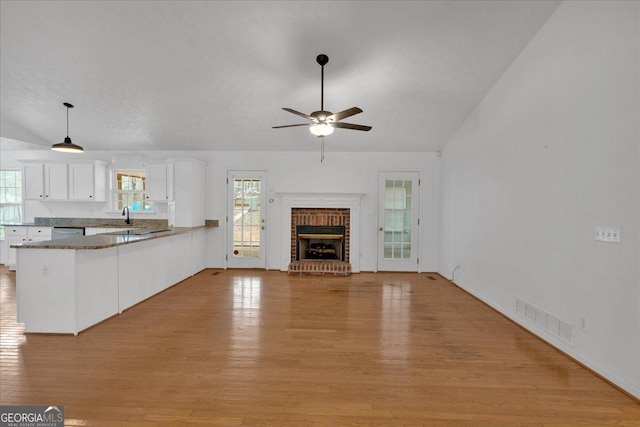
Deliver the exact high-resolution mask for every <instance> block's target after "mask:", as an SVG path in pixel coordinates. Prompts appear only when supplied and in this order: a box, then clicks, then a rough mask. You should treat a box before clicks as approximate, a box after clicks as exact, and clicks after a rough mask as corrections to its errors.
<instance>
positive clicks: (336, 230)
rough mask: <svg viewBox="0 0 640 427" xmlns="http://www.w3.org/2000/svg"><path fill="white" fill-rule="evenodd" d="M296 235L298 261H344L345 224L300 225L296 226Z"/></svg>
mask: <svg viewBox="0 0 640 427" xmlns="http://www.w3.org/2000/svg"><path fill="white" fill-rule="evenodd" d="M296 237H297V238H296V260H297V261H300V260H337V261H344V254H345V227H344V226H312V225H299V226H297V227H296Z"/></svg>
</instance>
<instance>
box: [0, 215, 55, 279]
mask: <svg viewBox="0 0 640 427" xmlns="http://www.w3.org/2000/svg"><path fill="white" fill-rule="evenodd" d="M4 233H5V242H6V245H7V263H6V264H7V266H8V267H9V270H11V271H13V270H15V269H16V250H17V249H15V248H12V247H11V245H17V244H20V243H29V242H43V241H45V240H51V227H25V226H13V227H12V226H5V228H4Z"/></svg>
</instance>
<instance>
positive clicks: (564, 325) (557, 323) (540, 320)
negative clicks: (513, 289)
mask: <svg viewBox="0 0 640 427" xmlns="http://www.w3.org/2000/svg"><path fill="white" fill-rule="evenodd" d="M516 313H517V314H519V315H520V316H522V318H524V319H526V320H527V321H528V322H530V323H532V324H534V325H536V326H538V327H540V328H542V329H544V330H546V331H547V332H549V333H551V334H552V335H554V336H556V337H558V338H560V339H561V340H563V341H565V342H566V343H568V344H571V345H573V330H574V325H572V324H571V323H569V322H566V321H564V320H561V319H558V318H557V317H556V316H554V315H552V314H549V313H547V312H546V311H544V310H542V309H540V308H538V307H536V306H534V305H533V304H529V303H528V302H526V301H523V300H521V299H520V298H516Z"/></svg>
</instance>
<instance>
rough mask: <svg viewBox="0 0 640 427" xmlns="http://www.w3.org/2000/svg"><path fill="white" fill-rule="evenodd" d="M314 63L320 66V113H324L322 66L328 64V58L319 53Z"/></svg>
mask: <svg viewBox="0 0 640 427" xmlns="http://www.w3.org/2000/svg"><path fill="white" fill-rule="evenodd" d="M316 62H317V63H318V64H320V111H324V66H325V65H327V63H328V62H329V57H328V56H327V55H325V54H324V53H321V54H320V55H318V56H317V57H316Z"/></svg>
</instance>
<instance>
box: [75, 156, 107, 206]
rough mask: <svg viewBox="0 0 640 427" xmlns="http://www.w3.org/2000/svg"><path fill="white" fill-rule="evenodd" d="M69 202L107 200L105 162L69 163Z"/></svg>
mask: <svg viewBox="0 0 640 427" xmlns="http://www.w3.org/2000/svg"><path fill="white" fill-rule="evenodd" d="M68 168H69V200H86V201H97V202H104V201H105V200H106V198H107V164H106V163H105V162H91V163H69V165H68Z"/></svg>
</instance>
